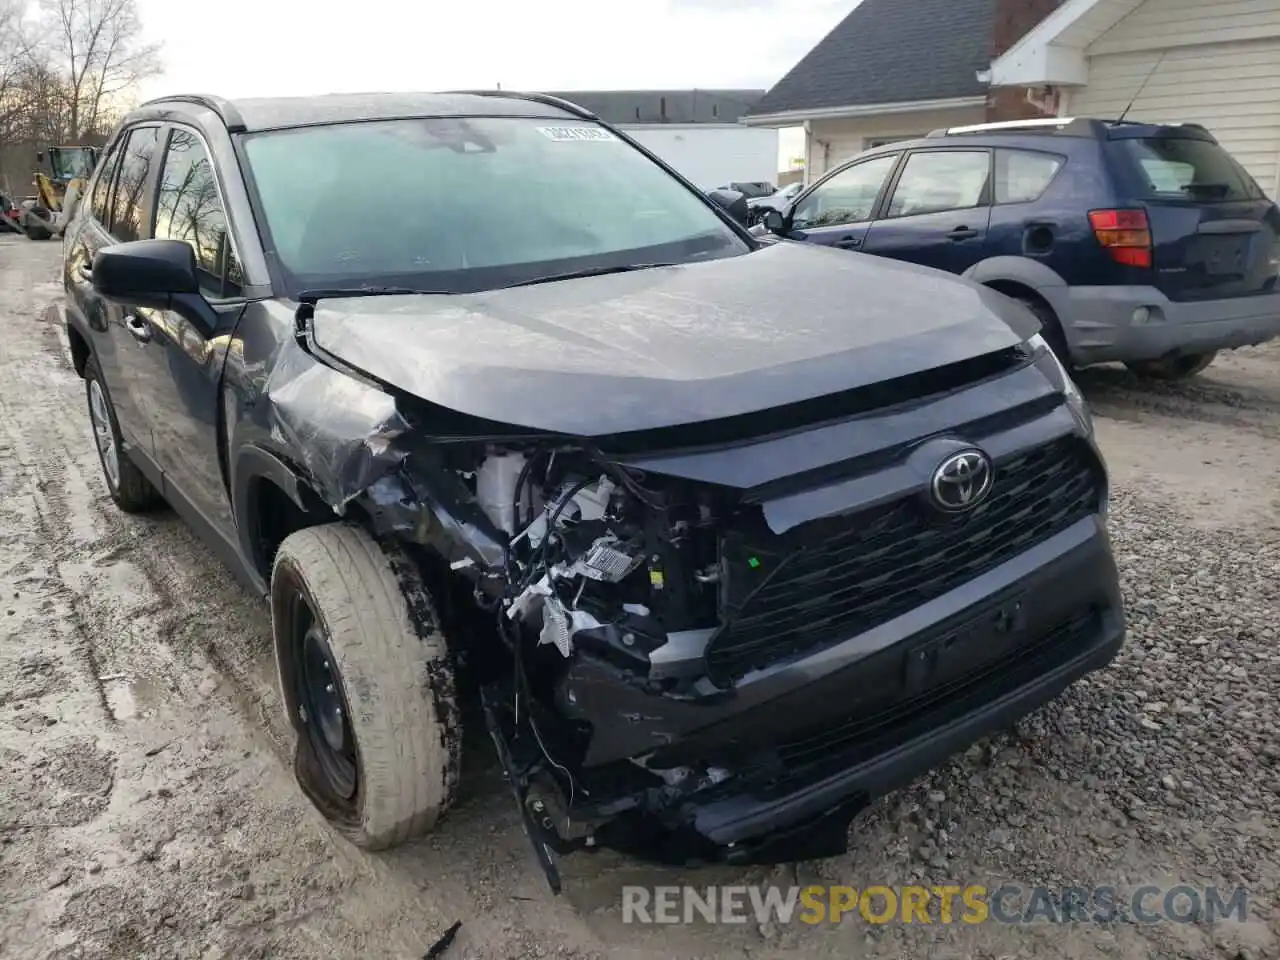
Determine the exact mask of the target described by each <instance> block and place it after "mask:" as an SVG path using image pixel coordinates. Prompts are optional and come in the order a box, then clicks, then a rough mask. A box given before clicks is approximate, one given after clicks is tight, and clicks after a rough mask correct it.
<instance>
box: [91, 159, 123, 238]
mask: <svg viewBox="0 0 1280 960" xmlns="http://www.w3.org/2000/svg"><path fill="white" fill-rule="evenodd" d="M123 144H124V140H123V139H121V140H117V141H116V145H115V146H114V147H112V148H111V152H110V153H108V154H107V155H106V156H105V157H103V158H102V165H101V167H100V169H99V170H98V179H97V180H96V181H95V182H94V184H93V201H92V205H91V210H92V212H93V219H95V220H97V221H98V222H99V223H100V224H102V225H103V226H104V227H105V226H109V225H110V223H111V184H112V182H113V181H114V179H115V175H116V164H117V163H118V162H119V160H120V148H121V146H122V145H123Z"/></svg>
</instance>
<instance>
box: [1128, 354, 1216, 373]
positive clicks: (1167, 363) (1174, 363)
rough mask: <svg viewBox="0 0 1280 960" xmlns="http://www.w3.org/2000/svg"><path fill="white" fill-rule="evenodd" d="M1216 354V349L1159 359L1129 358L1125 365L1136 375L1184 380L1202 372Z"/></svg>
mask: <svg viewBox="0 0 1280 960" xmlns="http://www.w3.org/2000/svg"><path fill="white" fill-rule="evenodd" d="M1217 355H1218V351H1217V350H1210V351H1209V352H1208V353H1188V354H1184V355H1183V356H1180V357H1164V358H1162V359H1160V360H1131V361H1129V362H1128V363H1126V364H1125V366H1126V367H1128V368H1129V369H1130V370H1132V371H1133V372H1134V373H1136V374H1137V375H1138V376H1140V377H1148V378H1150V379H1152V380H1186V379H1188V378H1190V377H1194V376H1195V375H1196V374H1198V373H1203V372H1204V370H1205V369H1206V368H1207V367H1208V366H1209V364H1211V363H1213V361H1214V358H1215V357H1217Z"/></svg>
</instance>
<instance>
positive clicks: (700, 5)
mask: <svg viewBox="0 0 1280 960" xmlns="http://www.w3.org/2000/svg"><path fill="white" fill-rule="evenodd" d="M138 3H139V6H140V10H141V13H142V18H143V23H144V26H145V29H146V32H147V34H148V36H149V37H150V38H153V39H155V40H159V41H161V42H162V43H163V44H164V54H163V56H164V62H165V73H164V75H163V76H161V77H157V78H155V79H153V80H151V81H149V82H148V84H147V87H146V89H145V90H144V91H143V92H144V94H145V96H156V95H159V94H165V93H174V92H188V93H190V92H196V91H199V92H208V93H219V94H222V95H224V96H229V97H235V96H251V95H259V94H265V95H289V94H314V93H328V92H354V91H360V92H363V91H373V90H441V89H459V88H466V87H492V86H494V85H495V84H499V83H500V84H502V85H503V86H504V87H508V88H518V87H523V88H526V89H542V90H574V89H579V90H590V89H597V90H608V89H626V88H685V87H769V86H771V85H772V84H773V83H774V82H776V81H777V80H778V79H779V78H780V77H781V76H782V75H783V74H784V73H785V72H786V71H787V70H788V69H790V68H791V67H792V66H793V65H794V64H795V63H796V61H797V60H799V59H800V57H802V56H803V55H804V54H805V53H806V52H807V51H808V50H809V49H810V48H811V47H812V46H813V45H814V44H815V43H816V42H817V41H818V40H819V39H821V38H822V36H823V35H824V34H826V33H827V31H829V30H830V29H831V28H832V27H833V26H835V24H836V23H838V22H839V21H840V19H841V18H842V17H843V16H844V15H845V14H846V13H848V11H849V10H851V9H853V7H854V6H856V5H857V0H613V2H601V0H316V2H313V3H309V4H308V3H305V2H303V0H217V2H215V3H211V4H210V3H205V4H200V3H188V2H182V0H138Z"/></svg>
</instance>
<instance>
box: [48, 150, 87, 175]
mask: <svg viewBox="0 0 1280 960" xmlns="http://www.w3.org/2000/svg"><path fill="white" fill-rule="evenodd" d="M49 165H50V167H52V168H53V178H54V179H55V180H75V179H77V178H80V179H84V180H87V179H89V177H91V176H92V175H93V152H92V151H91V150H90V149H89V148H88V147H51V148H50V149H49Z"/></svg>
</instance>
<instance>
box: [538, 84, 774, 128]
mask: <svg viewBox="0 0 1280 960" xmlns="http://www.w3.org/2000/svg"><path fill="white" fill-rule="evenodd" d="M548 92H550V91H548ZM551 96H553V97H561V98H563V99H565V100H569V101H572V102H573V103H576V104H578V105H579V106H581V107H586V108H587V109H588V110H590V111H591V112H592V113H594V114H595V115H596V116H598V117H599V118H600V119H601V120H603V121H605V122H606V123H619V124H624V123H737V122H738V120H739V119H740V118H741V117H742V115H743V114H745V113H746V112H747V111H748V110H749V109H751V107H753V106H754V105H755V104H756V103H758V102H759V100H760V98H761V97H763V96H764V91H763V90H562V91H556V92H551Z"/></svg>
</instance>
